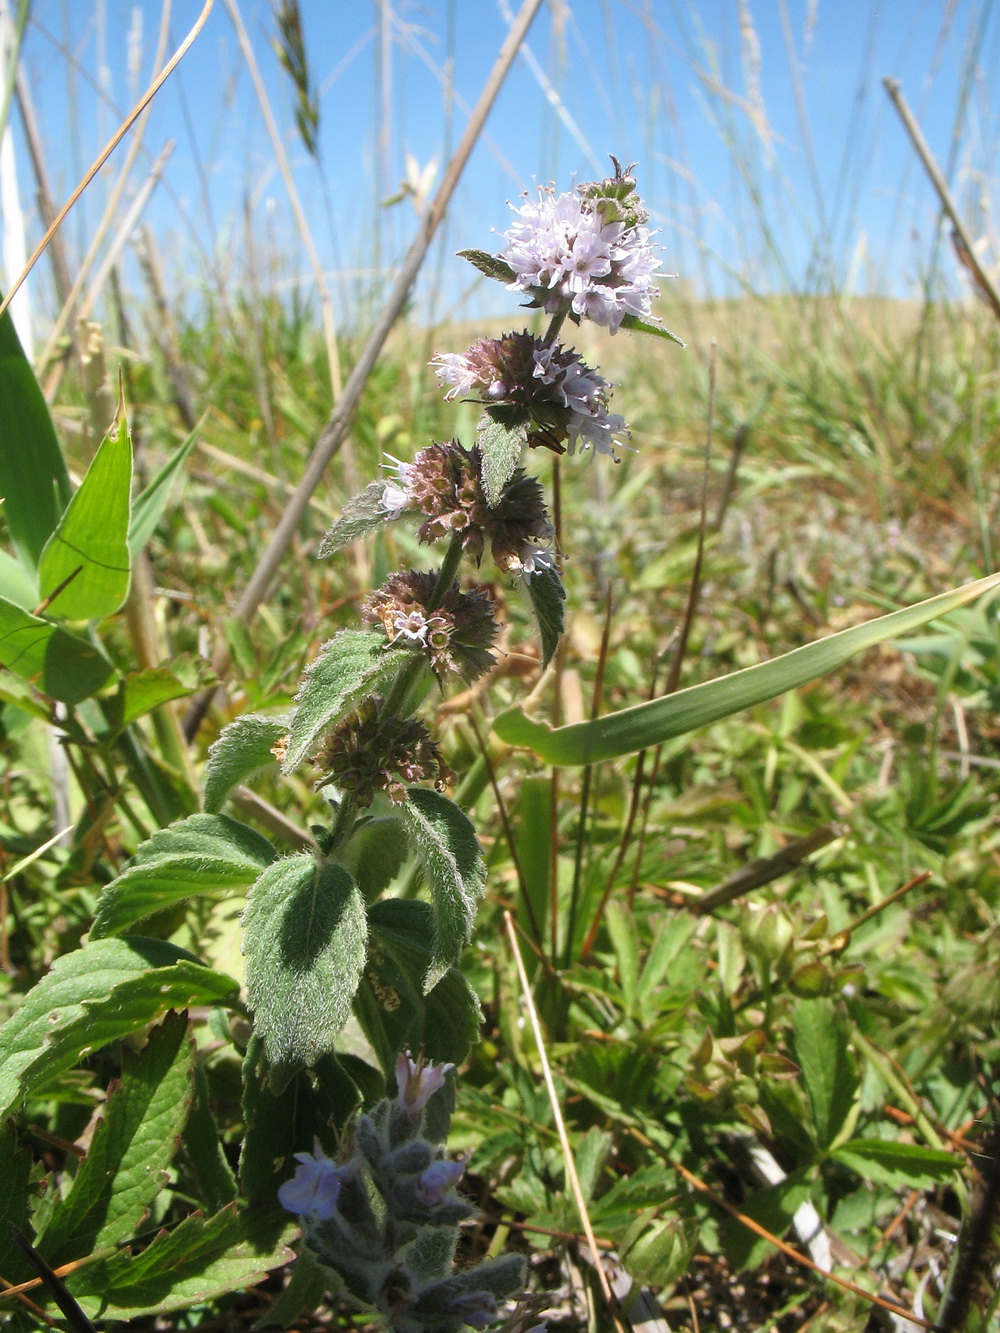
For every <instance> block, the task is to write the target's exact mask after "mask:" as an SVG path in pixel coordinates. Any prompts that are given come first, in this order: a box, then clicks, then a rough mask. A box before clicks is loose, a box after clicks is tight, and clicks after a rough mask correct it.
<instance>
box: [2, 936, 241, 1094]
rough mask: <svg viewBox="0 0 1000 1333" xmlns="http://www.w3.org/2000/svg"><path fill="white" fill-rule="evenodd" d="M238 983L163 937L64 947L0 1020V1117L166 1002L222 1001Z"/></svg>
mask: <svg viewBox="0 0 1000 1333" xmlns="http://www.w3.org/2000/svg"><path fill="white" fill-rule="evenodd" d="M238 990H239V985H238V983H237V982H235V981H234V980H233V979H232V977H227V976H224V975H223V974H222V973H221V972H213V971H212V969H211V968H209V967H205V966H204V965H203V964H202V963H199V962H198V960H197V959H196V958H194V957H193V956H192V955H191V954H189V953H187V952H186V951H185V950H184V949H178V948H177V946H176V945H174V944H168V943H167V942H166V941H165V940H149V939H142V938H140V937H139V936H132V937H124V938H121V939H111V940H97V941H95V942H94V943H91V944H85V945H84V946H83V948H82V949H76V950H74V951H73V952H72V953H68V954H64V955H63V956H62V957H61V958H59V959H57V961H56V962H55V963H54V964H53V967H52V971H51V972H49V973H48V975H47V976H45V977H43V978H42V980H41V981H40V982H39V983H38V984H37V985H36V986H33V987H32V989H31V990H30V991H28V993H27V995H26V996H25V998H24V1003H23V1004H22V1005H21V1007H20V1009H18V1010H17V1011H16V1012H15V1013H14V1014H13V1015H12V1016H11V1017H10V1018H9V1019H8V1020H7V1022H6V1023H5V1024H4V1025H3V1027H2V1028H0V1118H2V1117H3V1116H6V1115H9V1114H10V1112H11V1111H12V1110H13V1109H14V1108H15V1107H16V1106H17V1105H18V1103H19V1102H20V1100H21V1098H22V1097H24V1096H25V1095H26V1094H27V1093H28V1092H30V1091H31V1090H32V1089H33V1088H35V1087H37V1086H39V1085H41V1084H42V1083H43V1081H47V1080H50V1079H52V1078H54V1077H55V1076H56V1075H57V1074H60V1073H61V1072H62V1071H63V1070H64V1069H69V1068H71V1066H73V1065H74V1064H76V1063H77V1061H78V1060H81V1059H82V1058H83V1057H84V1056H85V1055H89V1054H90V1052H91V1051H96V1050H99V1049H100V1048H101V1047H102V1046H106V1045H107V1044H108V1042H111V1041H117V1040H119V1039H120V1038H122V1037H126V1036H128V1035H129V1033H131V1032H135V1031H136V1030H137V1029H138V1028H141V1027H143V1026H144V1025H145V1024H147V1023H153V1022H155V1021H156V1020H157V1019H158V1018H161V1017H162V1016H163V1014H165V1013H166V1012H167V1010H168V1009H187V1008H190V1007H191V1005H195V1004H209V1005H213V1004H225V1003H227V1002H228V1001H230V1000H232V998H233V997H234V996H235V994H236V992H237V991H238Z"/></svg>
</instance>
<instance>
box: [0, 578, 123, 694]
mask: <svg viewBox="0 0 1000 1333" xmlns="http://www.w3.org/2000/svg"><path fill="white" fill-rule="evenodd" d="M0 665H2V666H5V667H7V668H8V670H10V671H13V672H14V674H15V675H16V676H20V677H21V679H22V680H27V681H30V682H31V683H32V684H33V685H34V686H35V687H36V688H37V689H39V690H41V692H42V693H43V694H47V695H48V696H49V698H51V699H58V700H59V701H60V703H64V704H78V703H81V702H82V701H83V700H84V699H89V698H90V697H91V695H93V694H96V693H97V691H98V690H99V689H100V688H101V687H102V686H103V685H106V684H107V682H108V680H109V679H110V677H111V676H112V675H113V674H114V667H113V666H112V665H111V663H110V662H109V661H108V660H107V658H106V657H104V656H103V654H102V653H100V652H99V651H98V650H97V649H96V648H95V647H94V646H93V644H90V643H85V642H84V640H83V639H78V638H77V637H76V636H75V635H73V634H69V633H67V632H66V630H64V629H60V628H59V626H58V625H53V624H52V623H51V622H50V621H48V620H41V619H40V618H39V617H38V616H33V615H32V614H31V613H30V612H29V611H23V610H22V609H21V607H19V606H15V605H14V603H13V602H8V601H5V600H4V599H3V598H0Z"/></svg>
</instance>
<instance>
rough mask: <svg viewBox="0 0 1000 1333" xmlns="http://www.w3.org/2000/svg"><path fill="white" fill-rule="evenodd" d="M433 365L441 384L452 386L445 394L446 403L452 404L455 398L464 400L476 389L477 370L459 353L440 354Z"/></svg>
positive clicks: (432, 360) (434, 358)
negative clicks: (463, 398)
mask: <svg viewBox="0 0 1000 1333" xmlns="http://www.w3.org/2000/svg"><path fill="white" fill-rule="evenodd" d="M431 365H432V366H433V367H434V373H435V375H437V377H438V379H439V380H440V381H441V383H442V384H450V385H451V388H450V389H449V390H448V392H447V393H446V394H445V401H446V402H450V401H451V400H452V399H453V398H462V397H464V396H465V395H466V394H469V393H471V392H472V390H473V389H474V388H475V387H476V384H477V382H478V374H477V371H476V368H475V367H474V366H473V365H471V364H470V362H469V359H468V357H465V356H462V355H461V354H460V353H458V352H438V353H437V355H436V356H434V357H433V358H432V359H431Z"/></svg>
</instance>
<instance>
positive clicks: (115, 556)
mask: <svg viewBox="0 0 1000 1333" xmlns="http://www.w3.org/2000/svg"><path fill="white" fill-rule="evenodd" d="M131 488H132V441H131V440H130V439H129V434H128V426H127V424H126V422H125V417H124V414H123V413H119V417H118V422H117V425H116V426H114V427H112V429H111V432H110V433H109V434H108V435H106V436H105V437H104V439H103V441H102V442H101V447H100V448H99V449H98V451H97V453H96V454H95V455H94V461H93V462H92V463H91V465H90V467H89V468H88V469H87V475H86V476H85V477H84V479H83V481H82V482H81V483H80V488H79V490H78V491H77V492H76V494H75V495H74V496H73V498H72V500H70V502H69V505H68V506H67V509H66V512H65V513H64V514H63V516H62V518H61V519H60V520H59V526H58V527H57V528H56V530H55V532H54V533H53V534H52V536H51V537H50V538H49V540H48V541H47V542H46V544H45V550H44V551H43V552H42V558H41V560H40V561H39V564H38V590H39V593H40V595H41V597H42V600H43V601H44V600H46V599H48V598H51V601H50V602H49V604H48V607H47V610H48V612H49V613H50V614H51V615H54V616H59V617H61V618H63V619H67V620H96V619H98V618H99V617H101V616H110V615H111V614H112V613H113V612H115V611H117V610H118V608H119V607H120V606H121V604H122V602H124V600H125V598H126V597H127V596H128V583H129V576H130V573H131V568H132V563H131V560H130V558H129V550H128V525H129V505H130V493H131Z"/></svg>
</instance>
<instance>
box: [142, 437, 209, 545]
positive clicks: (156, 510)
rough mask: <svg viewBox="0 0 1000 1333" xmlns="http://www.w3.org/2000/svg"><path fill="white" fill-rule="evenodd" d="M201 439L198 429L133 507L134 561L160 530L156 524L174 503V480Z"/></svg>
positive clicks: (165, 464)
mask: <svg viewBox="0 0 1000 1333" xmlns="http://www.w3.org/2000/svg"><path fill="white" fill-rule="evenodd" d="M197 438H198V428H197V427H196V428H195V429H194V430H193V431H192V432H191V434H190V435H189V436H188V437H187V439H186V440H185V441H184V443H183V444H182V445H181V446H180V447H179V448H178V449H177V450H176V451H175V452H174V454H173V457H172V458H169V459H168V460H167V462H166V463H164V465H163V467H161V468H160V470H159V472H157V474H156V476H155V477H154V478H153V480H152V481H151V482H150V483H149V485H148V486H147V487H146V489H145V490H144V491H143V492H142V494H141V495H140V496H138V497H137V499H136V501H135V503H134V504H133V506H132V518H131V520H130V522H129V527H128V549H129V553H130V554H131V556H132V559H133V560H134V559H135V558H136V556H137V555H138V554H139V552H140V551H142V550H144V549H145V546H146V543H147V542H148V541H149V539H150V537H152V535H153V533H154V532H155V531H156V525H157V523H159V521H160V519H161V517H162V516H163V511H164V510H165V509H166V507H167V504H168V502H169V500H170V490H171V487H172V485H173V481H174V478H175V477H176V476H177V474H178V472H179V471H180V470H181V468H182V467H183V466H184V463H185V460H186V459H187V456H188V454H189V453H190V452H191V450H192V449H193V448H194V445H195V441H196V440H197Z"/></svg>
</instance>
